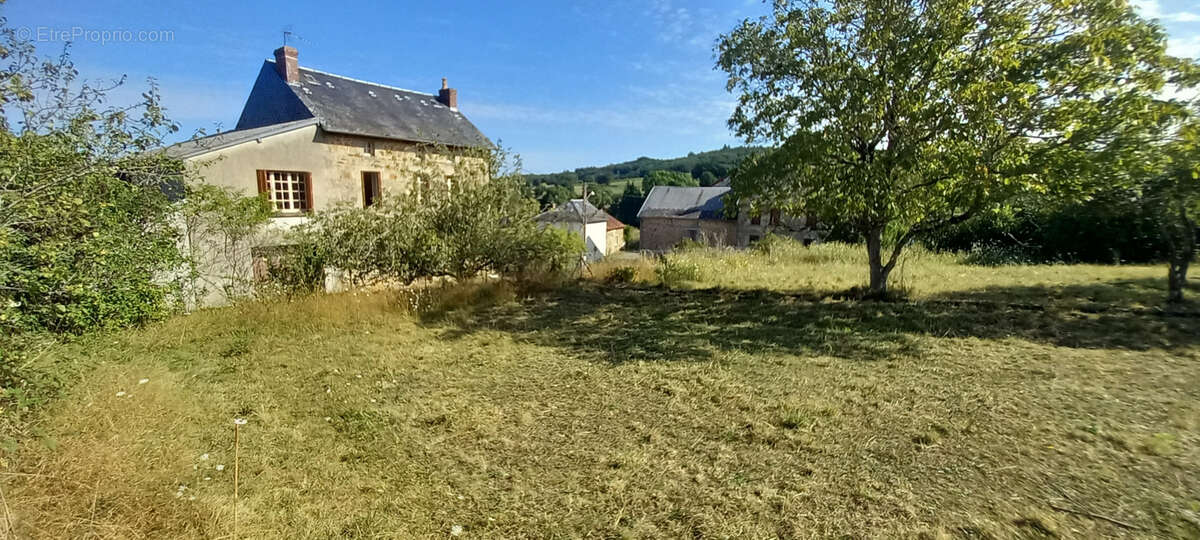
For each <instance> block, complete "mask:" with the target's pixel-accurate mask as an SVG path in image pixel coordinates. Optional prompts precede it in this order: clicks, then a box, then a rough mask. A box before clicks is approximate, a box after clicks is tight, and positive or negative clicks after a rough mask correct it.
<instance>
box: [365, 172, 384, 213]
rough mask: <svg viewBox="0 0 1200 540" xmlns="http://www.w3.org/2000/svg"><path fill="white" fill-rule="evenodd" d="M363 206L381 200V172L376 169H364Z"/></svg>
mask: <svg viewBox="0 0 1200 540" xmlns="http://www.w3.org/2000/svg"><path fill="white" fill-rule="evenodd" d="M362 185H363V208H366V207H368V206H372V205H374V204H375V203H377V202H379V196H380V194H381V189H380V186H379V173H378V172H374V171H363V173H362Z"/></svg>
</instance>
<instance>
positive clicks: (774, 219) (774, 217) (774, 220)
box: [771, 210, 779, 225]
mask: <svg viewBox="0 0 1200 540" xmlns="http://www.w3.org/2000/svg"><path fill="white" fill-rule="evenodd" d="M771 225H779V210H771Z"/></svg>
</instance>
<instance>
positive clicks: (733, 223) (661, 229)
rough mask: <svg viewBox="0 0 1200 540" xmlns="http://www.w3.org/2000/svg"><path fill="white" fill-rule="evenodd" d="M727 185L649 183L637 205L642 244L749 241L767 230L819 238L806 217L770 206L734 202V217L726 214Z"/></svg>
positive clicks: (660, 247)
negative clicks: (754, 208)
mask: <svg viewBox="0 0 1200 540" xmlns="http://www.w3.org/2000/svg"><path fill="white" fill-rule="evenodd" d="M730 190H731V188H730V187H729V186H728V181H725V182H721V183H719V184H717V185H714V186H710V187H680V186H654V188H653V189H651V190H650V193H648V194H647V195H646V201H645V202H644V203H642V208H641V209H640V210H638V219H639V220H640V221H641V224H642V227H641V249H644V250H648V251H658V252H662V251H668V250H670V249H671V248H674V247H675V246H676V245H678V244H679V243H680V242H682V241H684V240H693V241H697V242H702V243H705V244H708V245H712V246H729V247H739V248H741V247H748V246H751V245H753V244H755V243H756V242H758V241H759V240H760V239H762V238H763V237H764V236H766V235H767V234H777V235H781V236H787V237H790V238H793V239H795V240H798V241H801V242H804V243H805V244H808V243H811V242H814V241H817V240H819V234H818V231H817V230H816V229H815V228H814V227H813V226H812V225H811V220H809V219H806V218H804V217H794V216H788V215H786V214H783V213H782V212H780V211H779V210H769V211H768V212H766V213H765V215H764V214H762V213H758V214H755V213H752V212H751V209H750V206H749V205H745V204H743V205H739V211H738V212H736V214H737V217H729V216H728V215H727V214H726V211H725V206H726V203H727V199H728V196H729V192H730Z"/></svg>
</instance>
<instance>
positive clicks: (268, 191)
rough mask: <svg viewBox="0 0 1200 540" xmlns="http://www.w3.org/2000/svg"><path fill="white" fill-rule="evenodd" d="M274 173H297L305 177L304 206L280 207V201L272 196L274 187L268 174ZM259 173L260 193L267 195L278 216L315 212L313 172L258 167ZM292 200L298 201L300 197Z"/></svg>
mask: <svg viewBox="0 0 1200 540" xmlns="http://www.w3.org/2000/svg"><path fill="white" fill-rule="evenodd" d="M272 173H275V174H297V175H301V176H302V177H303V179H304V199H303V200H304V208H289V209H282V208H279V202H280V201H279V200H277V199H273V198H272V197H271V195H272V191H273V189H274V188H273V186H272V185H271V182H270V181H269V180H268V176H269V175H271V174H272ZM257 175H258V194H259V195H260V196H265V197H266V198H267V202H270V203H271V205H272V206H273V207H274V209H275V215H276V216H303V215H306V214H311V213H312V212H313V182H312V173H310V172H308V171H285V170H280V169H258V171H257ZM293 193H294V192H293ZM292 200H293V201H296V200H299V199H292Z"/></svg>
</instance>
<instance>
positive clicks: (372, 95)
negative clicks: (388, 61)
mask: <svg viewBox="0 0 1200 540" xmlns="http://www.w3.org/2000/svg"><path fill="white" fill-rule="evenodd" d="M274 56H275V58H274V59H273V60H266V61H265V62H264V63H263V65H262V68H261V69H260V71H259V74H258V78H257V80H256V81H255V83H254V87H253V89H252V90H251V91H250V96H249V97H248V98H247V100H246V104H245V106H244V108H243V110H242V114H241V117H240V119H239V120H238V123H237V128H236V129H235V130H233V131H229V132H224V133H219V134H216V135H212V136H209V137H204V138H199V139H194V140H190V141H186V142H182V143H179V144H175V145H173V146H170V147H167V148H166V149H165V152H166V153H167V154H168V155H171V156H174V157H177V158H179V159H181V160H183V161H184V163H185V165H186V166H187V168H188V169H190V170H191V171H192V172H193V173H194V174H195V175H196V176H198V177H199V178H201V179H202V181H203V182H206V183H210V184H214V185H218V186H223V187H228V188H232V189H234V190H236V191H240V192H242V193H244V194H247V195H253V194H259V195H261V196H263V197H266V198H267V200H268V201H270V203H271V204H272V205H274V207H275V210H276V212H277V213H276V214H275V216H274V217H273V218H272V220H271V223H270V224H269V225H268V227H266V231H264V232H263V233H261V234H260V235H259V237H258V238H255V239H254V240H253V241H252V242H250V244H251V245H249V246H244V249H240V250H235V251H236V253H232V254H231V253H228V250H226V251H227V253H225V254H223V255H222V256H215V255H214V256H211V257H205V258H204V259H205V260H204V261H203V263H202V265H201V268H200V273H201V274H202V280H203V281H205V282H207V283H208V284H209V289H210V290H209V291H208V292H206V293H204V294H202V295H201V296H202V299H201V300H199V301H198V304H200V305H219V304H222V303H225V302H227V301H228V299H229V296H230V294H229V291H228V289H229V287H230V286H231V285H232V284H237V283H248V282H252V281H253V279H254V275H253V273H254V267H255V266H256V265H257V266H259V267H261V266H262V265H261V262H262V261H261V259H262V258H263V257H264V256H265V255H264V254H265V253H268V252H269V248H271V247H272V246H276V245H278V244H279V243H280V242H281V241H282V240H281V238H282V236H283V235H282V232H283V231H286V230H287V229H288V228H291V227H293V226H295V225H297V224H300V223H303V222H305V221H307V220H308V216H309V215H311V214H312V213H313V212H314V211H319V210H323V209H326V208H329V207H331V206H333V205H335V204H351V205H363V206H367V205H370V204H372V203H373V202H374V201H376V200H379V199H380V198H381V197H387V196H389V195H391V194H400V193H405V192H409V191H410V190H413V189H416V188H426V187H429V184H431V183H445V184H449V183H451V182H454V181H455V179H456V178H461V177H463V176H479V177H480V178H482V177H484V175H486V162H485V161H484V159H483V158H481V157H479V155H478V154H477V153H475V154H473V153H472V152H471V149H478V148H489V147H491V142H490V141H489V140H488V139H487V137H485V136H484V135H483V134H482V133H481V132H480V131H479V129H478V128H476V127H475V125H474V124H472V123H471V121H470V120H468V119H467V117H466V116H465V115H463V113H462V111H460V110H459V108H458V92H457V91H456V90H455V89H453V88H449V87H448V86H447V85H446V80H445V79H443V80H442V88H441V89H440V90H439V91H438V92H437V93H436V94H427V93H422V92H415V91H412V90H404V89H401V88H396V87H392V86H386V85H382V84H377V83H371V82H366V81H361V80H357V79H352V78H349V77H344V76H341V75H334V74H332V73H326V72H323V71H317V70H314V69H310V68H306V67H301V66H300V65H299V62H298V57H299V53H298V52H297V50H296V49H294V48H292V47H286V46H285V47H281V48H279V49H277V50H276V51H275V55H274ZM191 232H194V231H191ZM187 236H188V238H189V243H204V242H205V241H206V240H205V238H206V237H205V235H203V234H188V235H187ZM207 241H208V243H210V244H211V243H212V242H213V240H211V239H208V240H207ZM212 247H213V246H212V245H205V246H197V245H188V246H185V249H188V250H190V251H192V252H193V253H195V252H197V251H200V249H199V248H205V249H203V250H202V251H205V252H208V251H220V250H212V249H211V248H212ZM231 256H233V257H237V258H246V257H249V258H251V259H252V261H251V264H249V265H246V264H234V263H233V262H232V261H230V260H228V259H230V258H231ZM327 284H328V285H329V286H330V287H333V286H335V284H333V283H328V282H327Z"/></svg>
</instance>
